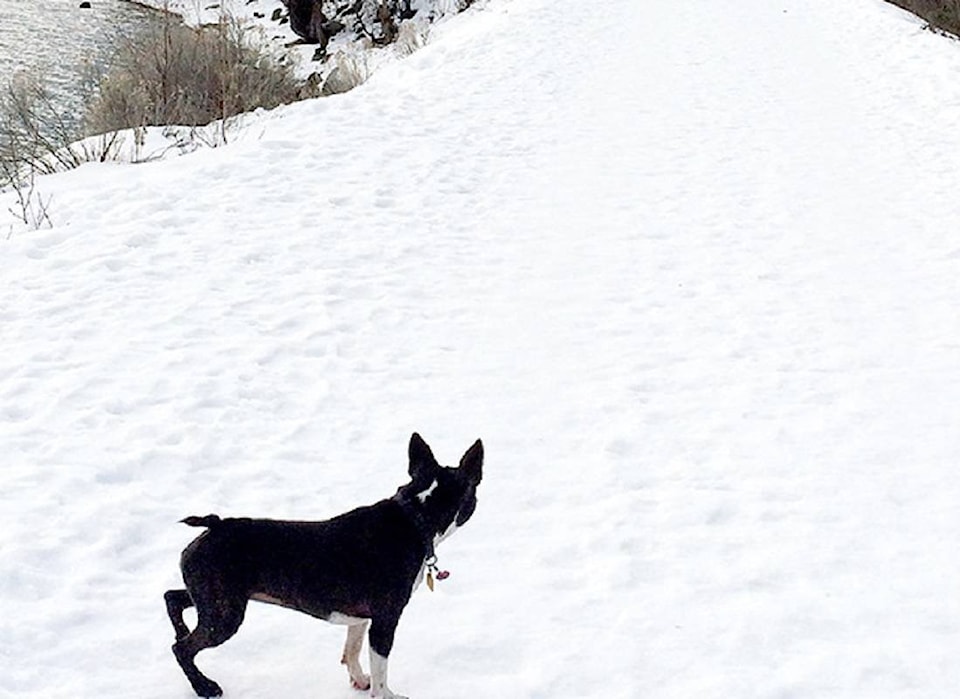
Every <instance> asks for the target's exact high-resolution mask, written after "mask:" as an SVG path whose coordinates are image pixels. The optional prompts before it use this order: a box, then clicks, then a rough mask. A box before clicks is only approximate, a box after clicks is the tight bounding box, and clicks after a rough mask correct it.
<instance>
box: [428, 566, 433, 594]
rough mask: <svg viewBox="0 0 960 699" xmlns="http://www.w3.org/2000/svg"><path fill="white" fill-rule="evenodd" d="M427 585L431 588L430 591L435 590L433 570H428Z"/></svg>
mask: <svg viewBox="0 0 960 699" xmlns="http://www.w3.org/2000/svg"><path fill="white" fill-rule="evenodd" d="M427 587H429V588H430V592H433V571H431V570H428V571H427Z"/></svg>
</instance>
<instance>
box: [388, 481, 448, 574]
mask: <svg viewBox="0 0 960 699" xmlns="http://www.w3.org/2000/svg"><path fill="white" fill-rule="evenodd" d="M393 499H394V500H395V501H396V502H397V504H398V505H400V509H401V510H403V511H404V513H405V514H406V515H407V516H408V517H409V518H410V520H411V521H412V522H413V526H414V527H415V528H416V530H417V532H418V533H419V534H420V539H421V541H422V542H423V546H424V548H425V549H426V551H425V554H424V557H423V563H424V565H425V566H426V569H427V587H428V588H430V591H431V592H433V580H434V577H436V579H437V580H446V579H447V578H449V577H450V571H448V570H440V569H439V568H437V553H436V548H435V546H434V543H433V529H432V528H431V527H430V525H429V524H428V523H427V518H426V517H424V516H423V513H422V512H421V511H420V510H419V508H417V507H416V506H415V505H414V504H413V503H412V502H410V501H409V500H406V499H404V498H402V497H400V496H395V497H394V498H393Z"/></svg>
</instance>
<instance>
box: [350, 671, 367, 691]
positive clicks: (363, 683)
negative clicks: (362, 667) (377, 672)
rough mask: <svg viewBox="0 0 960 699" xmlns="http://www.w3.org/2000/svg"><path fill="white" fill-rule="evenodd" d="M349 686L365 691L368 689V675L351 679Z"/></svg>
mask: <svg viewBox="0 0 960 699" xmlns="http://www.w3.org/2000/svg"><path fill="white" fill-rule="evenodd" d="M350 686H351V687H353V688H354V689H359V690H362V691H364V692H365V691H367V690H368V689H370V675H360V677H351V678H350Z"/></svg>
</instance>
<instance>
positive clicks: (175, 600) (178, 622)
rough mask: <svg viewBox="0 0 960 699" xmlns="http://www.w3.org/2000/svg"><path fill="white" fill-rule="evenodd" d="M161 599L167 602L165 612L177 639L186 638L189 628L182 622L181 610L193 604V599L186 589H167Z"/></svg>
mask: <svg viewBox="0 0 960 699" xmlns="http://www.w3.org/2000/svg"><path fill="white" fill-rule="evenodd" d="M163 599H164V600H165V601H166V603H167V614H168V615H169V617H170V623H172V624H173V630H174V631H175V632H176V635H177V640H178V641H179V640H180V639H182V638H186V637H187V636H188V635H189V634H190V629H188V628H187V625H186V624H185V623H183V610H184V609H187V608H188V607H192V606H193V599H191V598H190V594H189V593H188V592H187V591H186V590H167V591H166V592H165V593H164V595H163Z"/></svg>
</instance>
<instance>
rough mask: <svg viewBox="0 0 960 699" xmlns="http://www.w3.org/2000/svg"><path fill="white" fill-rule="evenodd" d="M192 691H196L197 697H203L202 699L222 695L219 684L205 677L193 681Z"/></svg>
mask: <svg viewBox="0 0 960 699" xmlns="http://www.w3.org/2000/svg"><path fill="white" fill-rule="evenodd" d="M193 691H195V692H196V693H197V696H198V697H204V699H210V697H220V696H223V690H222V689H220V685H218V684H217V683H216V682H214V681H213V680H211V679H208V678H206V677H202V678H200V679H198V680H197V681H196V682H194V683H193Z"/></svg>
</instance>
